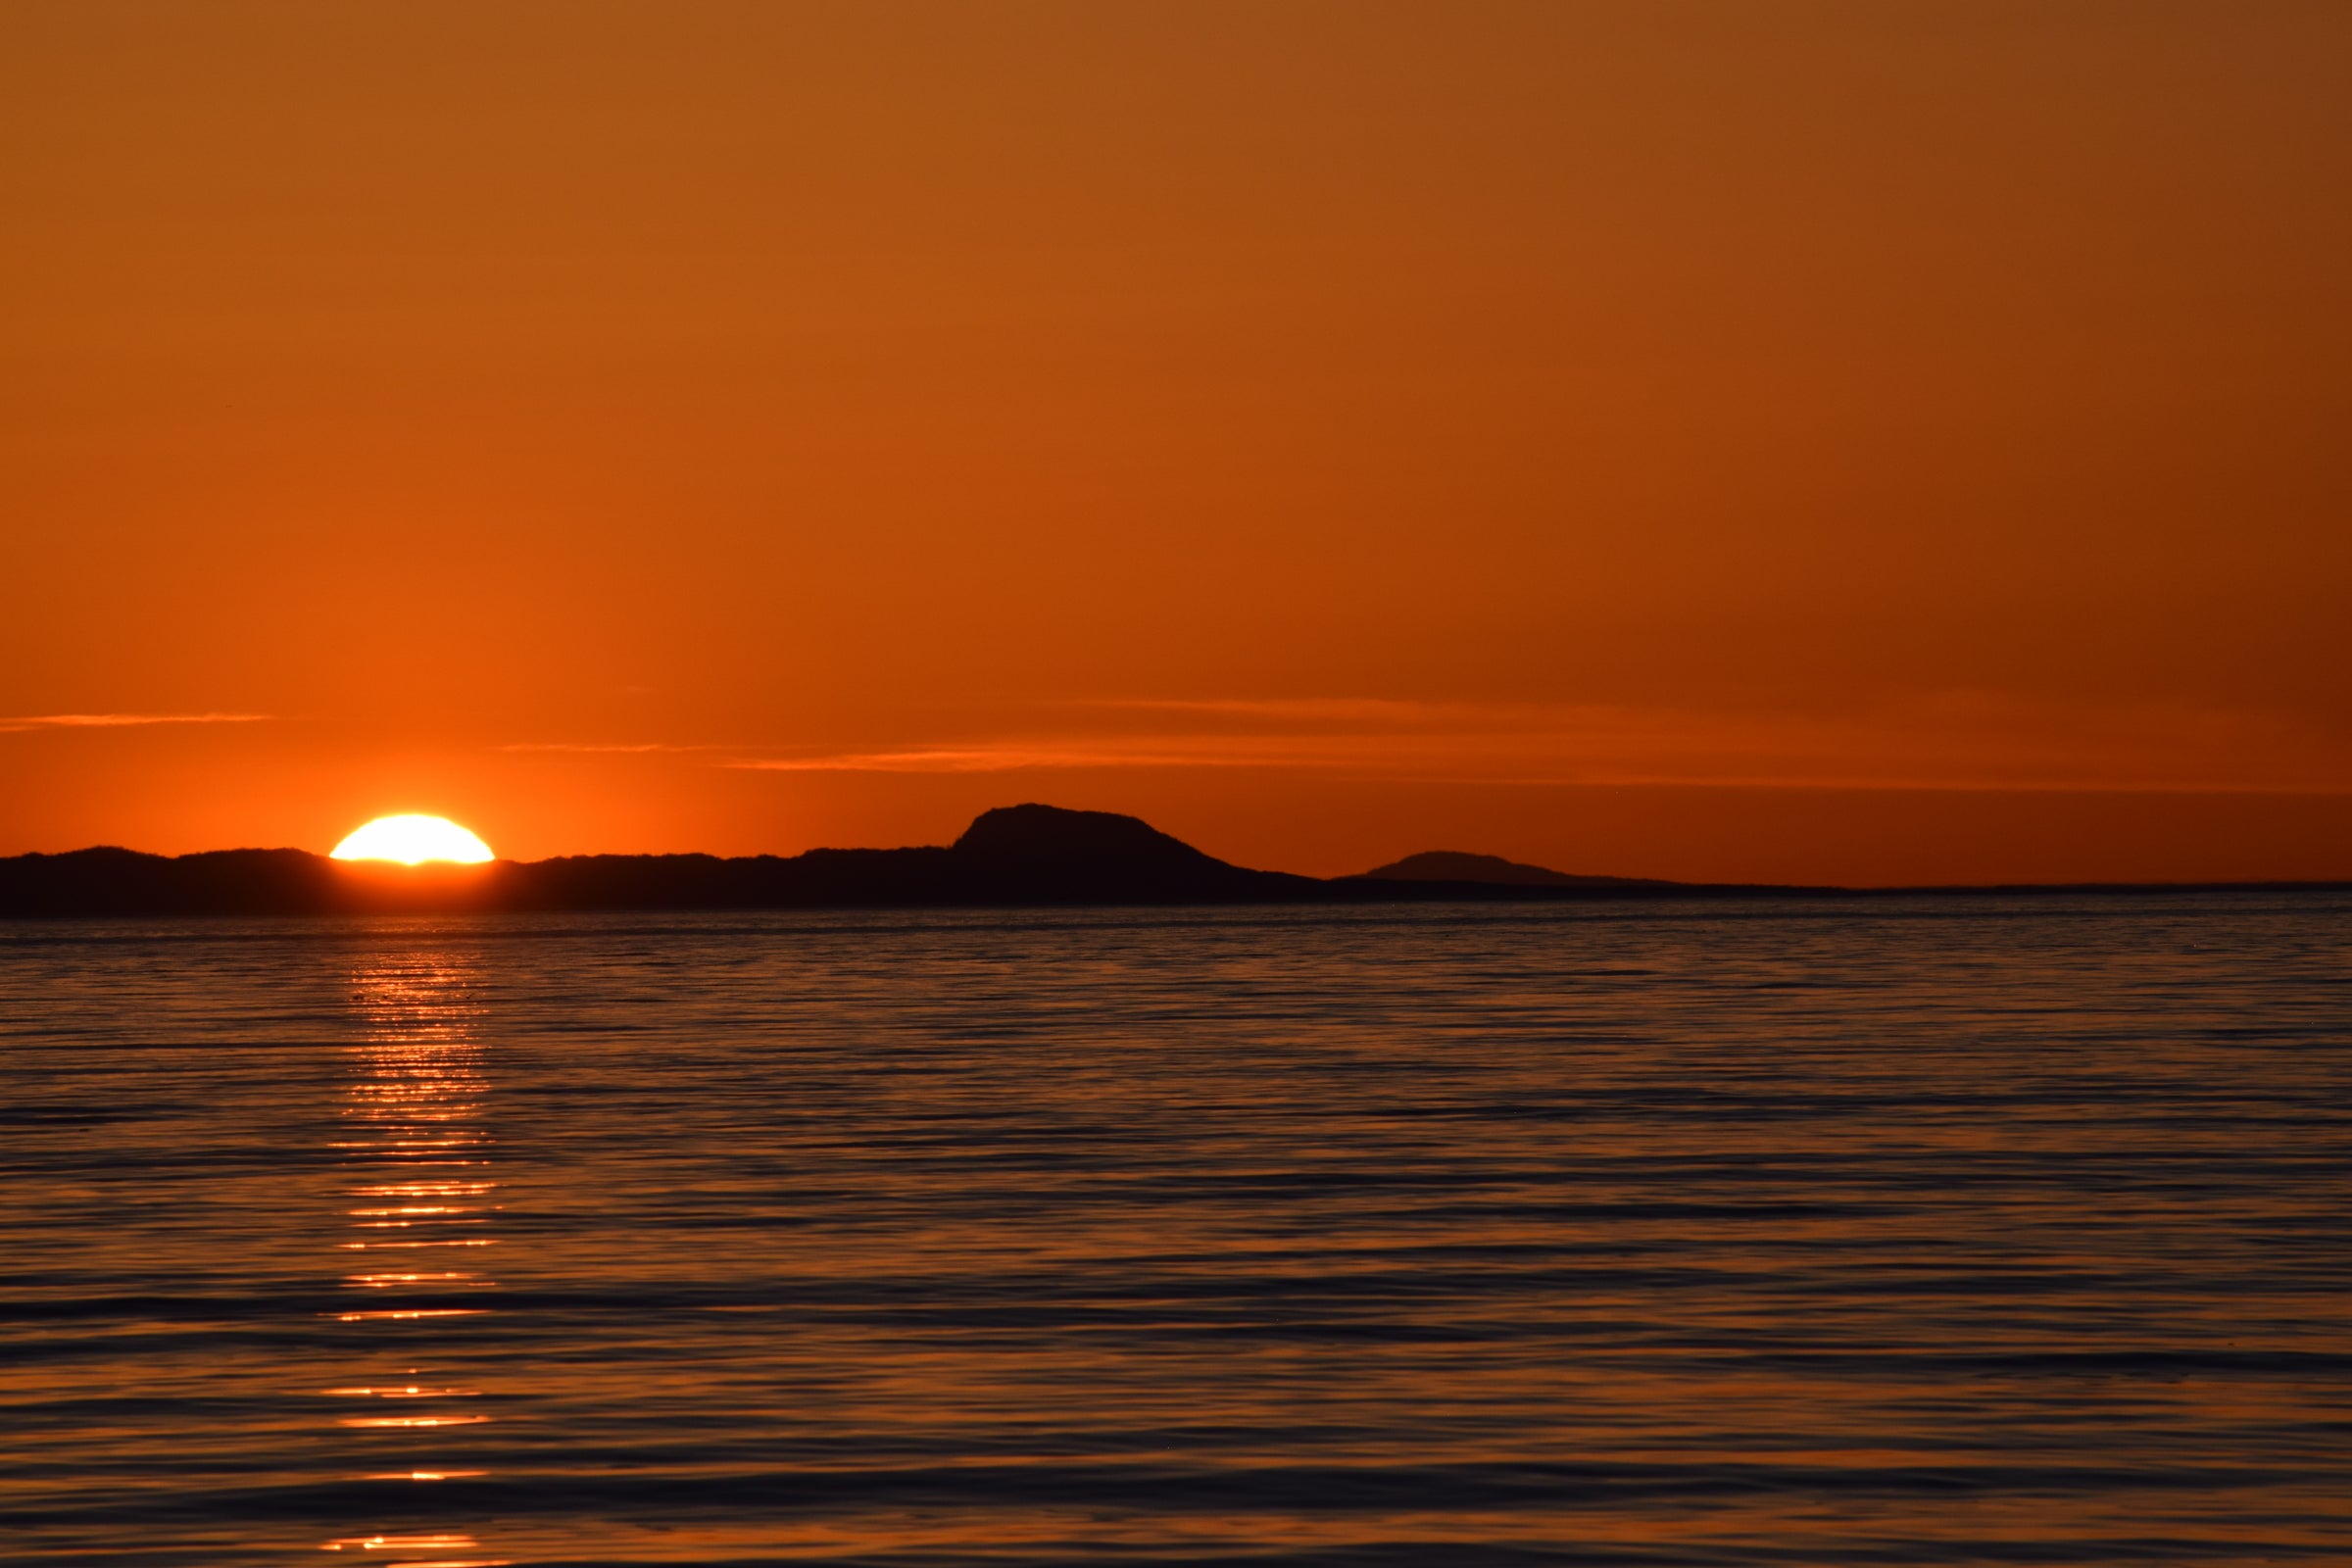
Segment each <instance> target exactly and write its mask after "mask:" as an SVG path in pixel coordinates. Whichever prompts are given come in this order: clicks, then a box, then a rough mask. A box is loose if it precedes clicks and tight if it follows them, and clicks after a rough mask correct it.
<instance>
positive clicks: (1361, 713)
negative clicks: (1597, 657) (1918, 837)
mask: <svg viewBox="0 0 2352 1568" xmlns="http://www.w3.org/2000/svg"><path fill="white" fill-rule="evenodd" d="M1071 706H1072V707H1087V708H1093V709H1096V710H1099V711H1100V710H1112V709H1115V710H1119V711H1125V712H1127V713H1130V714H1133V715H1136V716H1143V715H1149V714H1159V715H1166V716H1168V717H1170V718H1173V717H1176V716H1177V715H1182V716H1183V718H1184V719H1185V720H1186V722H1184V723H1183V724H1182V725H1181V727H1171V728H1162V727H1160V726H1159V725H1153V724H1145V725H1132V724H1121V725H1118V726H1116V728H1117V732H1116V733H1092V734H1089V733H1068V732H1064V733H1059V734H1053V733H1037V732H1034V731H1033V732H1031V733H1026V734H1018V735H1009V736H988V737H956V738H953V739H947V738H943V739H941V740H939V741H937V742H933V743H919V744H907V745H900V746H892V747H866V748H859V749H854V750H853V749H842V750H836V751H825V752H813V751H811V752H803V753H797V754H789V755H769V756H737V757H734V758H730V759H728V760H723V761H719V762H717V763H716V764H715V765H718V766H723V767H736V768H751V769H757V770H760V771H768V772H785V773H824V772H832V773H997V772H1014V771H1023V770H1040V771H1043V770H1056V769H1062V770H1081V769H1099V768H1267V769H1305V770H1314V771H1320V772H1325V773H1334V774H1346V775H1352V776H1358V777H1365V778H1383V779H1388V780H1393V781H1397V782H1406V781H1414V782H1432V783H1435V782H1447V783H1487V784H1499V785H1647V786H1682V787H1719V788H1751V789H1753V788H1773V789H1873V790H1888V789H1900V790H1976V791H1982V790H2066V791H2118V792H2134V793H2136V792H2229V793H2276V794H2286V793H2295V794H2308V793H2326V794H2352V737H2345V736H2341V735H2334V734H2329V733H2323V732H2320V731H2318V730H2315V729H2313V728H2312V727H2310V726H2308V725H2303V724H2298V723H2297V722H2295V721H2293V720H2291V719H2288V718H2284V717H2280V716H2278V715H2263V714H2246V713H2230V712H2218V711H2199V710H2186V709H2164V708H2155V707H2141V708H2112V709H2105V708H2098V709H2094V708H2087V707H2064V706H2060V705H2051V704H2037V703H2025V702H2020V701H2014V700H2008V699H2002V698H1997V697H1987V696H1984V695H1981V694H1977V695H1972V694H1943V695H1940V696H1933V697H1924V698H1919V699H1915V700H1911V701H1908V702H1903V703H1893V704H1887V705H1884V706H1882V707H1880V708H1877V709H1873V710H1869V711H1852V712H1845V713H1829V714H1823V713H1792V712H1756V711H1741V712H1730V711H1696V710H1681V709H1667V708H1633V707H1604V706H1597V705H1581V706H1580V705H1542V704H1524V703H1522V704H1477V703H1462V704H1450V705H1448V704H1437V703H1399V702H1386V701H1376V700H1361V699H1299V700H1277V701H1253V700H1252V701H1245V700H1234V701H1224V700H1200V701H1162V700H1151V701H1135V702H1104V703H1098V704H1085V705H1071ZM1086 727H1088V726H1085V725H1073V726H1070V728H1072V729H1084V728H1086Z"/></svg>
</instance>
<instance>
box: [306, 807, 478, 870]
mask: <svg viewBox="0 0 2352 1568" xmlns="http://www.w3.org/2000/svg"><path fill="white" fill-rule="evenodd" d="M334 858H336V859H338V860H398V861H399V862H400V863H401V864H403V865H420V864H422V863H423V862H424V861H426V860H455V861H458V862H459V863H460V864H464V865H478V864H480V863H481V862H482V861H484V860H488V859H492V858H494V857H493V856H492V855H491V854H490V846H489V845H487V844H484V843H483V842H482V841H481V840H480V839H478V838H475V837H474V836H473V835H472V834H471V833H469V832H467V831H466V829H464V828H462V827H460V826H458V824H457V823H455V822H452V821H451V820H450V819H449V818H448V817H446V816H419V815H417V813H415V812H409V813H406V814H403V815H400V816H379V817H377V818H376V819H375V820H374V821H372V822H370V823H368V825H367V826H366V827H363V828H360V829H359V830H358V831H356V832H354V833H353V834H352V835H351V836H350V837H349V838H346V839H345V840H344V841H343V842H342V843H340V844H338V845H336V846H335V852H334Z"/></svg>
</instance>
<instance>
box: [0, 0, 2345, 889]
mask: <svg viewBox="0 0 2352 1568" xmlns="http://www.w3.org/2000/svg"><path fill="white" fill-rule="evenodd" d="M8 32H9V42H8V46H7V47H6V48H5V49H0V191H4V196H5V201H6V204H7V210H8V212H9V214H10V243H9V244H8V245H6V246H5V247H0V357H4V360H5V374H0V853H14V852H19V851H24V850H31V849H46V850H58V849H67V848H72V847H76V846H80V845H84V844H89V843H94V842H117V843H126V844H130V845H132V846H135V847H139V848H146V849H154V850H165V851H183V850H190V849H198V848H212V847H222V846H228V845H241V844H286V843H291V844H297V845H303V846H306V847H309V848H313V849H318V850H321V851H323V850H324V849H326V848H328V847H329V846H331V845H332V844H333V843H334V842H335V841H336V840H337V839H338V838H340V837H341V836H342V835H343V834H344V833H345V832H347V831H349V830H350V829H351V828H352V827H354V826H356V825H357V824H359V823H360V822H362V821H364V820H367V819H368V818H369V817H373V816H378V815H382V814H386V813H389V812H394V811H405V810H421V811H428V812H433V813H437V814H445V815H449V816H452V817H454V818H456V819H458V820H460V821H462V822H465V823H466V824H467V825H468V826H470V827H472V828H474V829H475V830H477V831H478V832H480V833H481V834H482V835H483V836H484V837H485V838H486V839H488V840H489V842H490V843H491V844H492V845H493V846H495V847H496V848H497V849H498V851H499V852H500V853H501V854H503V855H507V856H512V857H519V858H536V857H540V856H546V855H552V854H561V853H569V852H577V851H595V850H661V849H702V850H710V851H714V852H721V853H748V852H754V851H777V852H791V851H796V850H799V849H803V848H807V847H809V846H811V845H815V844H819V843H872V844H895V843H906V842H939V841H944V840H945V839H947V838H950V837H952V836H953V835H954V834H955V833H956V831H957V829H958V828H959V827H960V826H961V824H962V822H963V820H964V819H966V818H967V817H968V816H969V815H970V814H972V813H973V812H974V811H976V810H978V809H981V808H983V807H986V806H989V805H997V804H1005V803H1008V802H1013V801H1019V800H1046V801H1052V802H1055V803H1058V804H1063V805H1069V806H1078V807H1093V808H1101V809H1119V810H1129V811H1135V812H1139V813H1141V814H1143V815H1145V816H1147V817H1149V818H1151V819H1152V821H1153V822H1154V823H1156V824H1157V825H1159V826H1162V827H1164V828H1166V829H1168V830H1169V831H1171V832H1175V833H1178V834H1179V835H1181V836H1183V837H1186V838H1188V839H1191V840H1193V841H1195V842H1197V843H1199V844H1200V845H1201V847H1203V848H1205V849H1207V850H1210V851H1211V852H1213V853H1216V854H1219V855H1223V856H1226V857H1228V858H1235V859H1239V860H1242V861H1245V862H1247V863H1251V864H1257V865H1264V866H1272V867H1278V868H1283V869H1295V870H1303V871H1315V872H1332V871H1342V870H1353V869H1360V868H1362V867H1364V866H1367V865H1369V864H1372V863H1374V862H1376V861H1380V860H1384V859H1388V858H1393V857H1395V856H1397V855H1399V854H1402V853H1405V852H1408V851H1412V850H1418V849H1427V848H1439V847H1450V848H1461V849H1471V850H1483V851H1491V852H1495V853H1501V854H1506V855H1510V856H1513V857H1515V858H1524V859H1532V860H1537V861H1541V862H1544V863H1548V864H1554V865H1558V866H1561V867H1563V868H1565V869H1571V870H1583V871H1594V872H1618V873H1634V874H1652V875H1671V876H1696V877H1767V878H1795V879H1805V880H1823V879H1827V880H1845V881H1858V882H1884V881H1908V880H2000V879H2013V878H2073V877H2146V878H2171V877H2296V876H2311V877H2319V876H2337V877H2342V876H2352V679H2348V671H2352V633H2348V632H2347V626H2348V624H2352V616H2348V615H2347V614H2346V613H2345V605H2346V604H2347V602H2352V509H2348V506H2347V503H2348V502H2352V467H2348V461H2347V452H2348V451H2352V446H2348V445H2347V442H2346V440H2345V431H2346V430H2347V428H2352V417H2348V416H2352V282H2348V279H2352V204H2348V203H2346V202H2345V201H2344V200H2343V193H2344V192H2345V191H2347V190H2352V129H2348V128H2347V127H2348V125H2352V122H2348V121H2347V120H2346V118H2345V116H2344V113H2343V107H2342V106H2343V105H2344V104H2345V103H2347V102H2352V8H2348V7H2345V6H2343V5H2341V4H2338V3H2332V0H2329V3H2309V4H2297V3H2273V4H2247V5H2231V6H2220V5H2209V4H2195V5H2188V4H2166V3H2161V0H2144V3H2133V4H2122V3H2114V4H2089V3H2065V0H2052V3H2047V4H2035V5H2023V4H2017V5H2012V4H2002V3H1985V0H1967V3H1938V0H1918V3H1909V4H1904V5H1899V6H1890V5H1886V4H1883V3H1878V0H1854V3H1848V4H1815V3H1802V4H1791V5H1786V6H1756V5H1751V4H1746V3H1737V4H1706V3H1697V0H1691V3H1666V4H1659V3H1654V0H1640V3H1625V4H1580V5H1564V4H1552V3H1529V4H1503V3H1489V4H1471V5H1461V4H1435V3H1431V4H1380V3H1373V0H1347V3H1336V0H1335V3H1330V4H1294V3H1280V0H1251V3H1247V4H1239V3H1237V4H1212V3H1200V0H1188V3H1184V4H1122V5H1116V6H1104V5H1099V4H1092V3H1069V4H1014V3H1006V4H992V5H988V6H974V5H964V4H932V5H925V4H911V3H909V4H881V5H850V4H827V5H815V4H807V5H795V4H784V3H765V0H727V3H718V0H703V3H695V0H665V3H662V4H651V3H643V4H612V3H603V0H563V3H554V0H549V3H534V4H516V3H497V0H468V3H466V4H463V5H460V4H443V3H430V0H401V3H398V4H393V3H373V0H348V3H343V4H338V5H334V6H318V5H315V4H309V3H297V0H282V3H272V4H259V3H245V0H221V3H214V4H208V5H204V6H168V5H167V6H159V5H152V4H133V3H118V0H71V3H67V0H54V3H34V4H28V5H24V6H20V7H17V8H15V9H14V10H13V11H12V12H11V15H10V24H9V28H8Z"/></svg>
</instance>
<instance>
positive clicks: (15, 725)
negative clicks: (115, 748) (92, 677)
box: [0, 713, 277, 733]
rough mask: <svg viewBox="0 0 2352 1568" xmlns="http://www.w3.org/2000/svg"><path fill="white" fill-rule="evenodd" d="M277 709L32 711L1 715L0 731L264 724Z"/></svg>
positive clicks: (273, 716)
mask: <svg viewBox="0 0 2352 1568" xmlns="http://www.w3.org/2000/svg"><path fill="white" fill-rule="evenodd" d="M276 716H277V715H276V714H274V713H32V714H27V715H25V716H24V717H21V718H0V732H10V733H13V732H16V731H20V730H35V729H123V728H127V727H129V726H132V725H138V724H260V723H265V722H267V721H269V720H270V719H273V718H275V717H276Z"/></svg>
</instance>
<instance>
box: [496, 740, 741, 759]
mask: <svg viewBox="0 0 2352 1568" xmlns="http://www.w3.org/2000/svg"><path fill="white" fill-rule="evenodd" d="M498 750H500V751H502V752H572V753H589V754H595V755H600V756H601V755H618V756H641V755H643V754H645V753H647V752H710V751H717V750H720V748H718V747H714V746H672V745H670V744H668V743H667V742H664V741H636V742H612V743H606V742H599V741H514V742H511V743H509V744H508V745H505V746H501V747H499V748H498Z"/></svg>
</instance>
